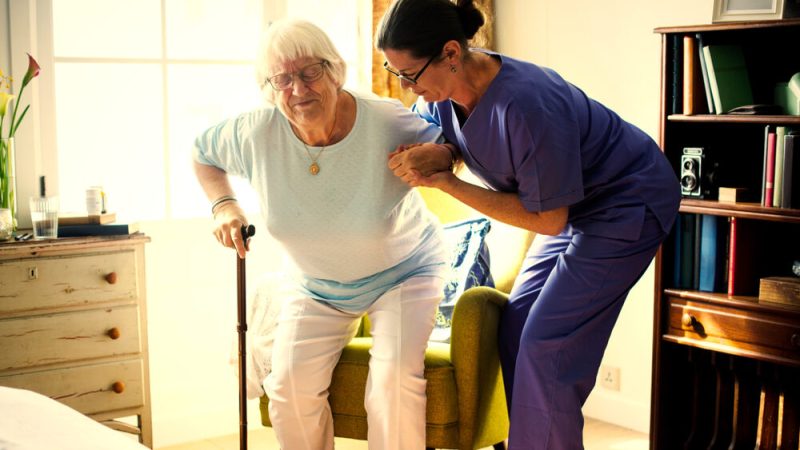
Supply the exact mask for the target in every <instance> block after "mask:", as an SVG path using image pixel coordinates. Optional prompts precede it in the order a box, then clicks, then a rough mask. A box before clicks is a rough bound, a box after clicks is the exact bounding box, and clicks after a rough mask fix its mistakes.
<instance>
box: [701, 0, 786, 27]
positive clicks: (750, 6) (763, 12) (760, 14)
mask: <svg viewBox="0 0 800 450" xmlns="http://www.w3.org/2000/svg"><path fill="white" fill-rule="evenodd" d="M798 16H800V0H714V12H713V15H712V18H711V21H712V22H713V23H719V22H747V21H754V20H780V19H788V18H791V17H798Z"/></svg>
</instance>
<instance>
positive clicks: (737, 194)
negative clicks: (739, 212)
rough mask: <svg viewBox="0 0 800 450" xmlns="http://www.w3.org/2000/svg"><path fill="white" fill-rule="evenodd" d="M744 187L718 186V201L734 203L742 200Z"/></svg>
mask: <svg viewBox="0 0 800 450" xmlns="http://www.w3.org/2000/svg"><path fill="white" fill-rule="evenodd" d="M744 192H745V189H744V188H736V187H721V188H719V202H720V203H736V202H740V201H742V195H744Z"/></svg>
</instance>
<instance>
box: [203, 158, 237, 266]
mask: <svg viewBox="0 0 800 450" xmlns="http://www.w3.org/2000/svg"><path fill="white" fill-rule="evenodd" d="M194 173H195V175H196V176H197V181H199V182H200V186H202V188H203V191H205V193H206V196H207V197H208V200H209V201H211V202H214V201H215V200H218V199H221V198H223V197H225V196H230V197H231V198H233V189H232V188H231V185H230V182H229V181H228V174H227V173H226V172H225V171H224V170H222V169H219V168H217V167H214V166H209V165H205V164H200V163H198V162H195V163H194ZM213 214H214V223H215V225H214V236H215V237H216V238H217V241H219V243H220V244H222V245H223V246H225V247H229V248H233V249H236V253H237V254H238V255H239V258H244V257H245V254H246V253H247V250H249V248H247V246H246V245H245V240H244V238H243V236H242V226H243V225H245V226H246V225H247V217H245V214H244V210H243V209H242V208H241V207H240V206H239V202H237V201H236V200H229V201H225V202H222V203H219V204H218V205H217V206H216V207H215V208H214V211H213Z"/></svg>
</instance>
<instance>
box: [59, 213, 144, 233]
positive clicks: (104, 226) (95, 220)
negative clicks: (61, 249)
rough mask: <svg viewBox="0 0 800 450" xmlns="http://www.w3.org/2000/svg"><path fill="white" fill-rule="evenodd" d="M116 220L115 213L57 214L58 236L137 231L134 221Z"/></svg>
mask: <svg viewBox="0 0 800 450" xmlns="http://www.w3.org/2000/svg"><path fill="white" fill-rule="evenodd" d="M116 220H117V215H116V213H104V214H98V215H85V214H61V215H59V216H58V237H82V236H112V235H125V234H133V233H137V232H138V231H139V224H138V223H136V222H133V223H117V221H116Z"/></svg>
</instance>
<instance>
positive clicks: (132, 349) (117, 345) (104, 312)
mask: <svg viewBox="0 0 800 450" xmlns="http://www.w3.org/2000/svg"><path fill="white" fill-rule="evenodd" d="M112 329H116V330H118V331H119V336H118V337H117V339H113V338H112V336H111V335H112V334H113V333H112V332H110V331H111V330H112ZM140 348H141V346H140V339H139V319H138V309H137V307H136V306H135V305H133V306H122V307H117V308H105V309H95V310H89V311H77V312H71V313H62V314H49V315H41V316H29V317H16V318H9V319H0V349H3V350H2V352H0V372H2V371H6V370H14V369H21V368H25V367H36V366H43V365H50V364H59V363H64V362H68V361H81V360H89V359H94V358H104V357H113V356H119V355H132V354H138V353H139V352H140V351H141V350H140Z"/></svg>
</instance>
